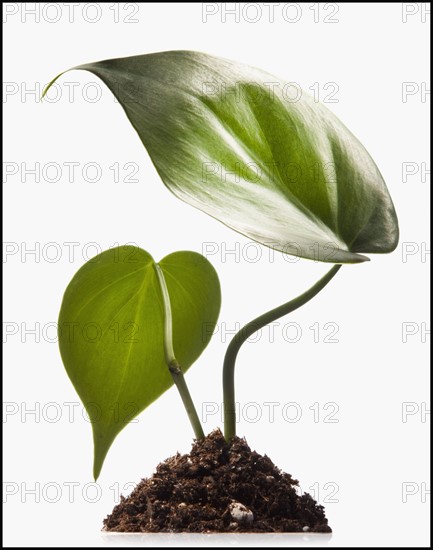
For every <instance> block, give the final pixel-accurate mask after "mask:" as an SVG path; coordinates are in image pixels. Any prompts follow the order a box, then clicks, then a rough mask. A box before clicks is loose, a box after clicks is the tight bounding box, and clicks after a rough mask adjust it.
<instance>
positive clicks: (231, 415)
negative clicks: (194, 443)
mask: <svg viewBox="0 0 433 550" xmlns="http://www.w3.org/2000/svg"><path fill="white" fill-rule="evenodd" d="M340 267H341V265H334V266H333V267H332V268H331V269H330V271H328V273H327V274H326V275H325V276H324V277H322V278H321V279H320V281H318V282H317V283H316V284H315V285H314V286H312V287H311V288H310V289H309V290H307V291H306V292H304V293H303V294H301V295H300V296H298V297H297V298H295V299H293V300H290V302H287V303H285V304H283V305H281V306H278V307H276V308H275V309H271V310H270V311H268V312H266V313H264V314H263V315H260V317H257V318H256V319H254V320H253V321H250V322H249V323H248V324H246V325H245V326H244V327H243V328H241V330H240V331H239V332H238V333H237V334H236V335H235V336H234V337H233V339H232V341H231V342H230V344H229V347H228V348H227V351H226V355H225V358H224V367H223V392H224V436H225V438H226V440H227V441H229V440H230V439H231V438H232V437H234V436H235V435H236V408H235V403H236V401H235V363H236V357H237V355H238V352H239V350H240V348H241V346H242V344H243V343H244V342H245V340H247V339H248V338H249V337H250V336H252V335H253V334H254V333H255V332H257V331H258V330H260V329H261V328H263V327H264V326H266V325H268V324H269V323H272V322H274V321H276V320H277V319H279V318H280V317H283V316H284V315H287V314H288V313H291V312H292V311H295V309H298V308H299V307H301V306H303V305H304V304H306V303H307V302H309V301H310V300H311V299H312V298H314V296H316V294H318V293H319V292H320V291H321V290H322V289H323V288H325V286H326V285H327V284H328V283H329V281H330V280H331V279H332V278H333V277H334V275H335V274H336V273H337V271H338V270H339V269H340Z"/></svg>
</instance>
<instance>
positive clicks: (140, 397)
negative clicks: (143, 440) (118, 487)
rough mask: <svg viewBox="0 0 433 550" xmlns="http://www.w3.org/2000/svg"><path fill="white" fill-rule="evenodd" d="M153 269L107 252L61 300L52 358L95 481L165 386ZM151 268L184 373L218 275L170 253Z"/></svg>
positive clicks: (122, 252) (191, 257) (144, 260)
mask: <svg viewBox="0 0 433 550" xmlns="http://www.w3.org/2000/svg"><path fill="white" fill-rule="evenodd" d="M154 265H155V262H154V260H153V258H152V256H150V254H148V253H147V252H146V251H144V250H142V249H140V248H137V247H133V246H123V247H119V248H114V249H111V250H107V251H105V252H103V253H102V254H99V255H98V256H96V257H95V258H93V259H92V260H90V261H88V262H87V263H86V264H85V265H84V266H83V267H82V268H81V269H80V270H79V271H78V272H77V273H76V274H75V276H74V277H73V279H72V281H71V282H70V283H69V285H68V287H67V289H66V292H65V295H64V297H63V302H62V307H61V310H60V316H59V346H60V352H61V355H62V360H63V363H64V365H65V368H66V371H67V373H68V376H69V378H70V379H71V382H72V383H73V385H74V387H75V389H76V390H77V393H78V395H79V396H80V398H81V400H82V402H83V404H84V406H85V407H86V410H87V412H88V415H89V417H90V420H91V422H92V428H93V439H94V447H95V456H94V476H95V479H96V478H97V477H98V476H99V473H100V471H101V468H102V464H103V462H104V459H105V456H106V454H107V452H108V449H109V448H110V446H111V444H112V442H113V440H114V438H115V437H116V436H117V434H118V433H119V432H120V431H121V430H122V429H123V428H124V427H125V425H126V424H127V423H128V422H129V421H130V420H132V418H134V417H135V416H136V415H137V414H138V413H140V412H141V411H142V410H143V409H145V408H146V407H147V406H148V405H150V404H151V403H152V402H153V401H155V399H157V398H158V397H159V396H160V395H161V394H162V393H164V392H165V391H166V390H167V389H168V388H170V386H172V385H173V380H172V377H171V375H170V373H169V370H168V368H167V364H166V360H165V357H164V307H163V297H162V293H161V287H160V284H159V282H158V278H157V274H156V271H155V269H154ZM158 265H159V266H160V268H161V270H162V271H163V274H164V278H165V281H166V285H167V289H168V294H169V297H170V304H171V311H172V323H173V324H172V326H173V347H174V352H175V354H176V358H177V360H178V362H179V363H180V365H181V366H182V369H183V371H186V370H187V369H188V368H189V367H190V366H191V365H192V364H193V363H194V361H196V359H197V358H198V357H199V355H200V354H201V353H202V351H203V350H204V348H205V347H206V345H207V344H208V341H209V339H210V336H211V335H212V333H213V329H214V327H215V324H216V321H217V319H218V314H219V310H220V305H221V293H220V285H219V281H218V276H217V274H216V272H215V270H214V268H213V267H212V265H211V264H210V263H209V262H208V261H207V260H206V259H205V258H204V257H203V256H201V255H200V254H197V253H195V252H175V253H173V254H170V255H168V256H166V257H165V258H164V259H163V260H161V261H160V262H159V264H158Z"/></svg>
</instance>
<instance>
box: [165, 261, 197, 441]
mask: <svg viewBox="0 0 433 550" xmlns="http://www.w3.org/2000/svg"><path fill="white" fill-rule="evenodd" d="M154 268H155V271H156V275H157V277H158V281H159V286H160V288H161V292H162V297H163V302H164V354H165V360H166V363H167V366H168V370H169V371H170V374H171V376H172V378H173V382H174V383H175V385H176V387H177V389H178V391H179V393H180V397H181V399H182V403H183V405H184V407H185V410H186V413H187V415H188V418H189V421H190V422H191V426H192V429H193V430H194V435H195V437H196V439H202V438H203V437H204V432H203V428H202V426H201V423H200V419H199V417H198V414H197V411H196V408H195V406H194V402H193V400H192V397H191V394H190V393H189V389H188V386H187V385H186V381H185V378H184V376H183V372H182V368H181V366H180V365H179V363H178V362H177V359H176V357H175V355H174V349H173V321H172V315H171V305H170V296H169V294H168V289H167V285H166V282H165V278H164V273H163V271H162V269H161V268H160V267H159V265H158V264H154Z"/></svg>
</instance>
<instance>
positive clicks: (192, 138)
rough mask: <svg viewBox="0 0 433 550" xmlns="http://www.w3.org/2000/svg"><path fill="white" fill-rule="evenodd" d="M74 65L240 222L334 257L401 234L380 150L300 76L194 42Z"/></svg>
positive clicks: (206, 200) (279, 242)
mask: <svg viewBox="0 0 433 550" xmlns="http://www.w3.org/2000/svg"><path fill="white" fill-rule="evenodd" d="M75 69H83V70H87V71H90V72H92V73H93V74H95V75H96V76H98V77H99V78H101V80H103V82H105V84H106V85H107V86H108V87H109V88H110V90H111V91H112V92H113V94H115V96H116V97H117V99H118V100H119V102H120V104H121V105H122V107H123V109H124V110H125V113H126V115H127V117H128V118H129V120H130V122H131V124H132V125H133V127H134V128H135V130H136V131H137V133H138V135H139V137H140V139H141V141H142V142H143V144H144V146H145V147H146V149H147V151H148V152H149V155H150V157H151V159H152V161H153V163H154V165H155V167H156V169H157V170H158V172H159V175H160V176H161V178H162V180H163V182H164V183H165V185H166V186H167V187H168V188H169V189H170V190H171V191H172V192H173V193H174V194H175V195H176V196H177V197H179V198H180V199H182V200H184V201H185V202H187V203H189V204H191V205H193V206H195V207H196V208H199V209H200V210H203V211H204V212H206V213H207V214H209V215H211V216H213V217H214V218H216V219H218V220H220V221H221V222H223V223H224V224H226V225H227V226H229V227H231V228H232V229H235V230H236V231H238V232H240V233H242V234H244V235H246V236H247V237H250V238H251V239H254V240H255V241H258V242H259V243H262V244H264V245H267V246H270V247H273V248H275V249H277V250H279V251H282V252H286V253H290V254H294V255H297V256H301V257H304V258H310V259H315V260H320V261H327V262H333V263H352V262H361V261H364V260H366V259H368V258H366V257H364V256H362V255H360V254H359V253H361V252H363V253H375V252H376V253H383V252H391V251H392V250H394V249H395V247H396V246H397V242H398V223H397V217H396V213H395V210H394V206H393V204H392V200H391V198H390V196H389V193H388V190H387V188H386V185H385V183H384V180H383V178H382V176H381V174H380V172H379V170H378V168H377V166H376V165H375V163H374V162H373V160H372V158H371V157H370V155H369V154H368V153H367V151H366V150H365V148H364V147H363V146H362V145H361V143H360V142H359V141H358V140H357V139H356V138H355V137H354V136H353V135H352V134H351V133H350V132H349V130H348V129H347V128H346V127H345V126H344V125H343V124H342V123H341V122H340V120H339V119H338V118H337V117H336V116H335V115H334V114H333V113H332V112H330V111H329V110H328V109H326V108H325V107H324V106H323V105H321V104H319V103H316V102H314V100H313V99H312V98H311V97H310V96H308V95H307V94H305V93H302V95H301V97H298V98H297V100H294V98H295V92H296V90H294V89H293V85H290V84H289V83H287V82H285V81H282V80H279V79H277V78H275V77H273V76H272V75H270V74H268V73H265V72H263V71H261V70H258V69H254V68H252V67H248V66H245V65H242V64H239V63H234V62H232V61H228V60H225V59H219V58H216V57H212V56H210V55H205V54H202V53H197V52H190V51H171V52H162V53H155V54H149V55H140V56H134V57H127V58H121V59H110V60H107V61H101V62H99V63H89V64H87V65H81V66H79V67H75ZM47 89H48V88H47ZM297 95H299V94H297ZM354 108H356V109H359V108H360V106H359V105H356V106H354ZM361 108H362V107H361ZM366 116H369V114H368V112H367V113H366ZM371 124H372V125H373V124H377V120H376V119H375V118H373V117H372V119H371Z"/></svg>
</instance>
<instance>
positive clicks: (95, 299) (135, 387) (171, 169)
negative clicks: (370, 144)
mask: <svg viewBox="0 0 433 550" xmlns="http://www.w3.org/2000/svg"><path fill="white" fill-rule="evenodd" d="M75 69H83V70H86V71H90V72H92V73H93V74H95V75H96V76H98V77H99V78H101V79H102V80H103V82H104V83H105V84H106V85H107V86H108V87H109V88H110V90H111V91H112V92H113V94H114V95H115V96H116V98H117V99H118V101H119V103H120V104H121V106H122V107H123V109H124V111H125V113H126V115H127V117H128V119H129V120H130V122H131V124H132V125H133V127H134V129H135V130H136V132H137V133H138V136H139V138H140V139H141V141H142V143H143V145H144V147H145V148H146V149H147V151H148V153H149V155H150V157H151V159H152V161H153V163H154V165H155V167H156V169H157V171H158V173H159V175H160V177H161V179H162V181H163V182H164V184H165V185H166V186H167V187H168V189H169V190H170V191H172V192H173V193H174V194H175V195H176V196H177V197H179V198H180V199H182V200H183V201H185V202H187V203H189V204H191V205H193V206H195V207H196V208H199V209H200V210H202V211H204V212H206V213H207V214H209V215H211V216H213V217H214V218H216V219H218V220H220V221H221V222H223V223H224V224H226V225H227V226H229V227H230V228H232V229H234V230H236V231H238V232H240V233H242V234H243V235H246V236H247V237H249V238H251V239H253V240H255V241H257V242H259V243H261V244H263V245H266V246H270V247H273V248H274V249H276V250H278V251H281V252H285V253H290V254H293V255H295V256H299V257H302V258H307V259H313V260H316V261H322V262H328V263H332V264H334V265H333V267H332V268H331V270H330V271H329V272H328V273H327V274H326V275H325V276H324V277H323V278H322V279H321V280H320V281H319V282H318V283H316V284H315V285H314V286H313V287H312V288H311V289H310V290H308V291H307V292H305V293H304V294H302V295H301V296H299V297H298V298H295V299H294V300H291V301H289V302H287V303H285V304H283V305H281V306H279V307H277V308H275V309H273V310H271V311H269V312H267V313H265V314H263V315H261V316H260V317H258V318H257V319H255V320H254V321H252V322H250V323H248V324H247V325H246V326H245V327H244V328H243V329H242V330H241V331H240V332H239V333H238V334H237V335H236V336H235V337H234V338H233V340H232V342H231V343H230V345H229V346H228V349H227V353H226V356H225V360H224V367H223V391H224V412H225V419H224V424H225V425H224V432H225V437H226V439H227V440H230V439H231V438H232V437H233V436H234V435H235V433H236V432H235V427H236V417H235V388H234V368H235V361H236V357H237V354H238V351H239V349H240V347H241V345H242V344H243V343H244V342H245V340H246V339H247V338H248V337H249V336H251V335H252V334H253V333H254V332H255V331H257V330H259V329H260V328H261V327H263V326H265V325H266V324H268V323H270V322H272V321H275V320H276V319H278V318H280V317H281V316H283V315H286V314H288V313H290V312H292V311H294V310H295V309H297V308H299V307H301V306H302V305H304V304H305V303H306V302H308V301H309V300H311V299H312V298H313V297H314V296H315V295H316V294H317V293H318V292H320V291H321V290H322V289H323V288H324V287H325V286H326V285H327V284H328V282H329V281H330V280H331V279H332V278H333V277H334V275H335V274H336V273H337V271H338V270H339V269H340V268H341V265H342V264H349V263H360V262H364V261H366V260H368V258H367V257H366V256H364V255H362V254H361V253H387V252H391V251H392V250H394V249H395V247H396V246H397V242H398V223H397V217H396V213H395V210H394V206H393V204H392V200H391V198H390V196H389V193H388V190H387V188H386V185H385V183H384V180H383V178H382V176H381V174H380V172H379V170H378V168H377V166H376V165H375V163H374V161H373V160H372V158H371V157H370V155H369V154H368V153H367V151H366V150H365V148H364V147H363V146H362V145H361V144H360V142H359V141H358V140H357V139H356V138H355V137H354V136H353V134H351V133H350V132H349V130H347V128H346V127H345V126H344V125H343V124H342V123H341V122H340V121H339V120H338V119H337V117H336V116H335V115H334V114H333V113H331V112H330V111H329V110H327V109H326V108H325V107H324V106H323V105H320V104H317V103H315V102H314V101H313V99H312V98H310V97H309V96H306V95H305V94H302V96H301V98H300V99H299V100H298V101H296V102H293V101H290V100H289V99H288V98H287V94H286V93H285V90H286V89H287V83H285V82H283V81H281V80H279V79H276V78H275V77H273V76H272V75H269V74H267V73H265V72H263V71H260V70H258V69H254V68H251V67H247V66H244V65H241V64H238V63H234V62H231V61H227V60H223V59H218V58H215V57H212V56H209V55H205V54H201V53H197V52H188V51H172V52H162V53H156V54H150V55H141V56H135V57H128V58H123V59H111V60H107V61H101V62H98V63H90V64H87V65H81V66H78V67H75ZM59 76H60V75H59ZM57 78H58V77H57ZM55 80H56V79H54V80H53V81H52V82H51V83H50V84H49V85H48V87H47V90H48V89H49V87H50V86H51V85H52V84H53V82H55ZM47 90H46V91H47ZM46 91H45V93H46ZM219 308H220V287H219V282H218V277H217V275H216V273H215V271H214V269H213V268H212V266H211V265H210V263H209V262H208V261H207V260H205V259H204V258H203V257H202V256H200V255H199V254H196V253H193V252H176V253H174V254H171V255H169V256H167V257H166V258H164V259H163V260H162V261H161V262H159V263H155V262H154V260H153V259H152V258H151V256H150V255H149V254H148V253H147V252H145V251H144V250H141V249H137V248H135V249H134V248H131V247H121V248H119V249H115V250H112V251H106V252H104V253H102V254H100V255H99V256H97V257H96V258H94V259H93V260H91V261H90V262H88V263H87V264H85V266H83V267H82V268H81V269H80V270H79V271H78V273H77V274H76V275H75V277H74V278H73V279H72V281H71V283H70V285H69V286H68V289H67V290H66V293H65V297H64V300H63V304H62V308H61V312H60V326H61V327H64V326H69V327H77V328H78V330H76V331H75V334H74V337H70V336H68V331H65V330H63V329H62V332H61V338H60V350H61V354H62V359H63V362H64V364H65V367H66V370H67V372H68V375H69V377H70V379H71V381H72V383H73V384H74V386H75V388H76V390H77V392H78V394H79V395H80V397H81V399H82V400H83V402H84V404H85V406H86V408H87V410H88V412H89V416H90V418H91V420H92V427H93V435H94V443H95V461H94V475H95V478H97V477H98V475H99V473H100V470H101V467H102V464H103V461H104V458H105V455H106V453H107V451H108V449H109V447H110V445H111V443H112V442H113V440H114V438H115V437H116V435H117V434H118V433H119V431H120V430H121V429H122V428H123V427H124V425H125V423H127V421H128V420H130V419H131V418H133V417H134V416H135V415H136V414H138V413H139V412H141V411H142V410H143V409H144V408H145V407H147V406H148V405H149V404H150V403H152V402H153V401H154V400H155V399H157V398H158V397H159V396H160V395H161V394H162V393H163V392H164V391H166V390H167V389H168V388H169V387H170V386H171V385H172V384H173V383H175V384H176V385H177V387H178V389H179V391H180V394H181V397H182V400H183V403H184V405H185V407H186V409H187V412H188V415H189V418H190V420H191V424H192V426H193V429H194V433H195V436H196V438H201V437H202V436H203V430H202V428H201V426H200V421H199V419H198V416H197V413H196V411H195V409H194V405H193V402H192V399H191V397H190V395H189V392H188V389H187V387H186V384H185V380H184V378H183V372H184V371H186V370H187V369H188V368H189V367H190V366H191V365H192V363H193V362H194V361H195V360H196V359H197V358H198V356H199V355H200V353H201V352H202V351H203V350H204V348H205V347H206V344H207V342H206V341H204V340H203V330H202V328H203V326H204V324H206V326H214V325H215V323H216V321H217V317H218V313H219ZM86 326H87V327H88V328H89V327H91V326H93V327H94V331H95V335H98V338H96V336H94V340H92V337H91V336H89V333H88V331H87V332H86V331H83V328H84V327H86ZM113 327H118V328H117V336H116V328H113ZM119 331H120V332H119ZM121 331H124V332H123V333H122V332H121ZM128 331H129V332H128ZM206 333H207V334H208V333H209V331H206ZM116 338H117V339H116ZM95 405H96V406H95ZM114 411H116V414H114Z"/></svg>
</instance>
